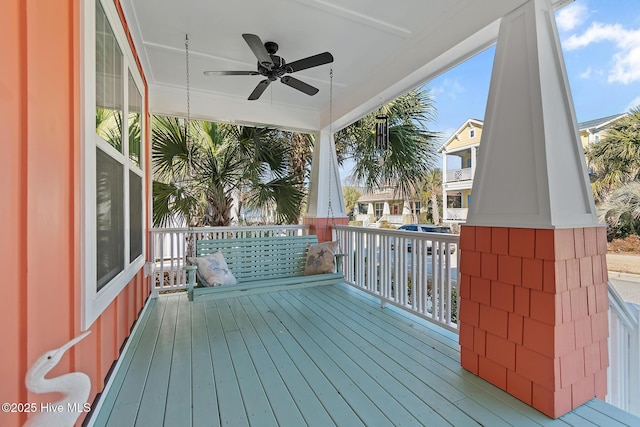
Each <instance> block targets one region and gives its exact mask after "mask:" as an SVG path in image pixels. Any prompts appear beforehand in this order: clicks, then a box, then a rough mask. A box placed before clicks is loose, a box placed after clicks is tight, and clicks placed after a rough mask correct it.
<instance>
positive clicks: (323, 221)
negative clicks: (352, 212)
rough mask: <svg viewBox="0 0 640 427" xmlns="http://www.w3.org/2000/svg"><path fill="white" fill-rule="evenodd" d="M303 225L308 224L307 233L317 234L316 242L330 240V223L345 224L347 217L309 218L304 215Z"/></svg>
mask: <svg viewBox="0 0 640 427" xmlns="http://www.w3.org/2000/svg"><path fill="white" fill-rule="evenodd" d="M302 223H303V224H304V225H308V226H309V234H315V235H316V236H318V243H322V242H327V241H331V226H332V225H334V224H335V225H347V224H348V223H349V218H347V217H340V218H309V217H304V218H303V219H302Z"/></svg>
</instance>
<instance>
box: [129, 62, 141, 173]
mask: <svg viewBox="0 0 640 427" xmlns="http://www.w3.org/2000/svg"><path fill="white" fill-rule="evenodd" d="M141 116H142V95H140V91H139V90H138V86H136V82H135V81H134V80H133V76H132V75H131V72H129V159H131V161H132V162H133V163H134V164H135V165H136V166H138V167H142V163H141V162H140V135H141V134H140V130H141V128H142V127H141V125H140V119H141Z"/></svg>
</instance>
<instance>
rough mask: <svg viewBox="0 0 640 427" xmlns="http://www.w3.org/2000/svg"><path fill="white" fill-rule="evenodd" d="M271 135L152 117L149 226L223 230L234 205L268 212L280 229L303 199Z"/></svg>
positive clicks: (285, 154) (287, 159)
mask: <svg viewBox="0 0 640 427" xmlns="http://www.w3.org/2000/svg"><path fill="white" fill-rule="evenodd" d="M276 135H277V132H275V131H273V130H269V129H257V128H250V127H242V126H232V125H225V124H217V123H210V122H203V121H191V122H190V123H185V121H184V120H183V119H179V118H172V117H164V116H154V118H153V137H152V140H153V150H152V159H153V166H154V177H155V179H156V180H155V182H154V187H153V189H154V194H153V200H154V225H156V226H166V225H169V224H171V223H172V222H173V221H175V219H178V220H179V221H181V222H182V221H183V222H186V223H187V224H189V225H191V226H201V225H210V226H219V225H229V224H230V222H231V210H232V207H233V206H234V200H235V199H237V200H239V202H238V203H239V204H240V206H238V208H240V209H242V205H243V204H245V203H246V204H247V205H248V206H250V207H264V206H271V207H272V208H273V209H274V210H275V212H276V220H277V221H278V222H280V223H282V222H291V221H292V220H293V219H295V218H297V215H298V214H299V205H300V201H301V200H302V197H303V194H302V193H301V190H300V188H299V186H298V184H299V183H298V181H297V179H296V177H295V175H293V174H292V173H291V162H290V154H289V148H288V147H287V146H286V145H283V144H282V143H281V142H280V140H279V139H278V138H277V137H276Z"/></svg>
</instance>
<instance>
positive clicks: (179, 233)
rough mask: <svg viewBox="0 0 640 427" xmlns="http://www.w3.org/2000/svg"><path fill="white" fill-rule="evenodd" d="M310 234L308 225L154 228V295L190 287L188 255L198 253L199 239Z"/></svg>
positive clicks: (149, 268) (152, 244)
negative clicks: (187, 270) (196, 248)
mask: <svg viewBox="0 0 640 427" xmlns="http://www.w3.org/2000/svg"><path fill="white" fill-rule="evenodd" d="M308 233H309V226H308V225H274V226H255V227H198V228H153V229H151V259H150V262H149V265H148V268H147V270H148V271H149V272H150V275H151V289H152V291H153V295H154V296H155V295H157V294H158V292H160V291H171V290H176V289H186V288H187V286H188V284H187V273H186V271H185V270H184V267H185V265H186V260H187V256H192V254H193V252H195V245H196V241H198V240H202V239H233V238H245V237H262V236H297V235H304V234H308Z"/></svg>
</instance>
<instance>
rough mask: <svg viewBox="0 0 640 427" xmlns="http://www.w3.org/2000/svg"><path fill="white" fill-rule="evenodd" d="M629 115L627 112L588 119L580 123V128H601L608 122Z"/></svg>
mask: <svg viewBox="0 0 640 427" xmlns="http://www.w3.org/2000/svg"><path fill="white" fill-rule="evenodd" d="M625 116H627V113H622V114H614V115H612V116H607V117H601V118H599V119H593V120H588V121H586V122H582V123H578V129H580V130H587V129H599V128H602V127H605V126H607V125H608V124H610V123H612V122H615V121H616V120H618V119H621V118H623V117H625Z"/></svg>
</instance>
